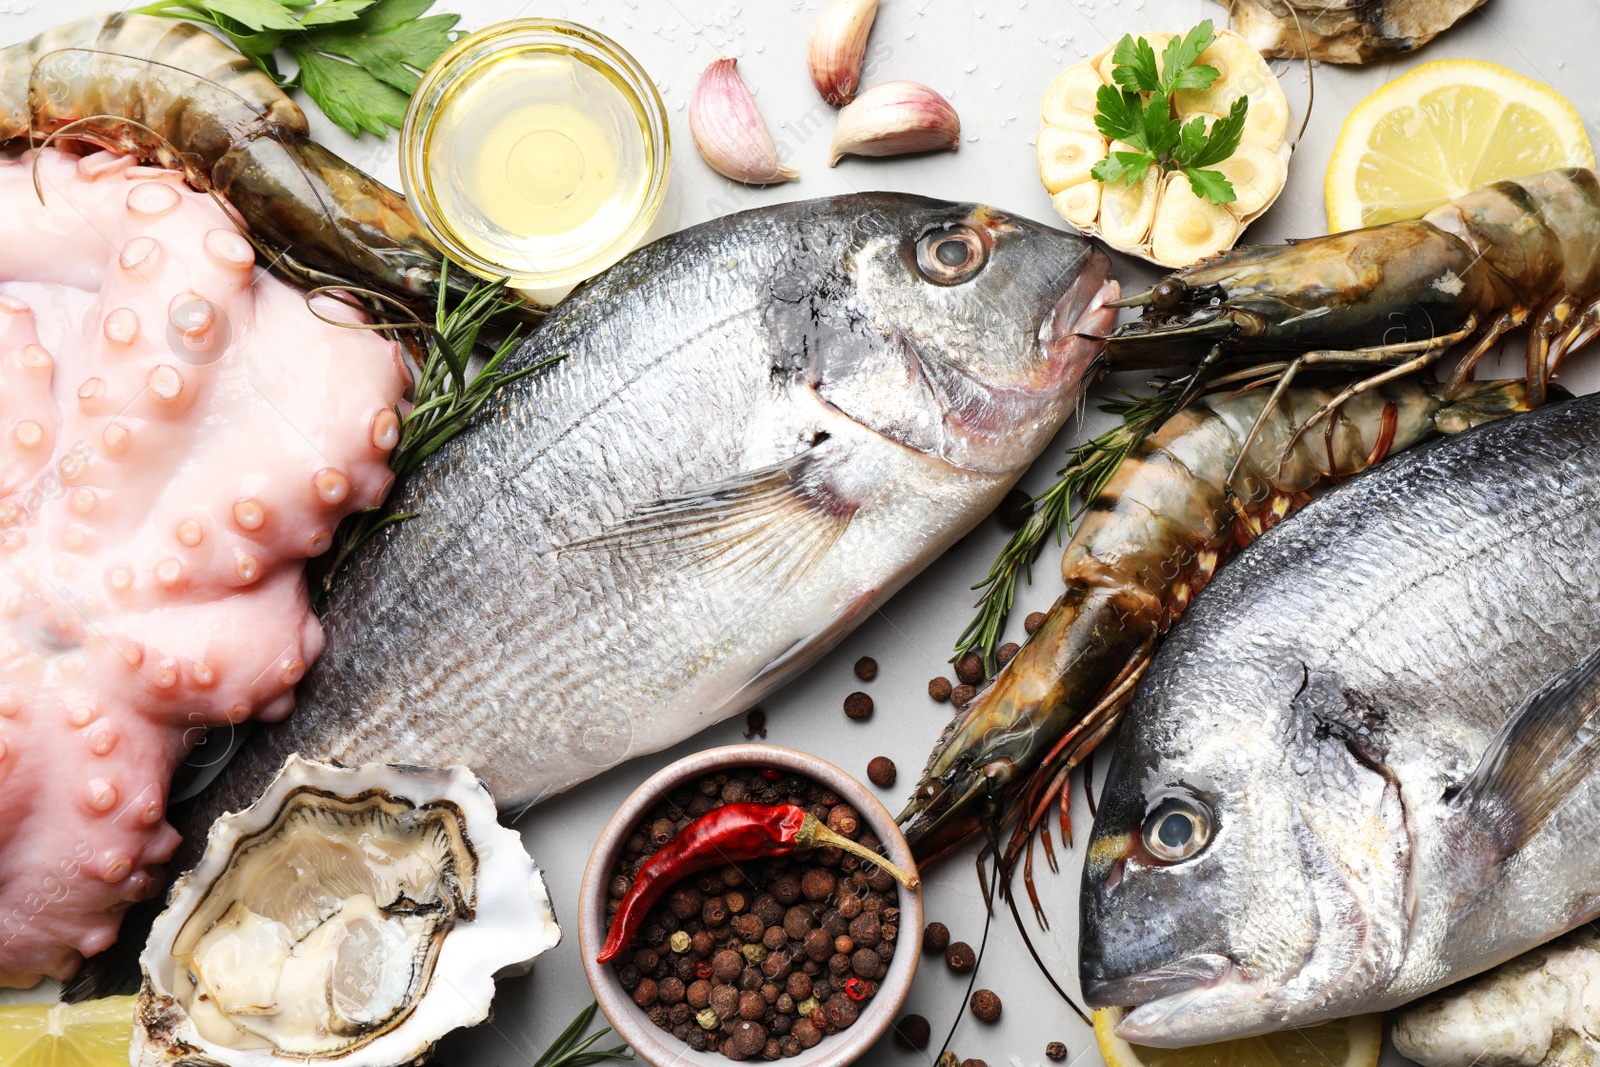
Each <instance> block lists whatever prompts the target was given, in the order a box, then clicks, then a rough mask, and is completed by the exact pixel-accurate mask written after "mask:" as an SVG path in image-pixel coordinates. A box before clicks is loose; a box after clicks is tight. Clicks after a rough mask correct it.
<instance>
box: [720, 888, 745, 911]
mask: <svg viewBox="0 0 1600 1067" xmlns="http://www.w3.org/2000/svg"><path fill="white" fill-rule="evenodd" d="M722 903H723V904H724V905H726V906H727V908H728V914H729V915H743V914H744V909H745V908H746V907H747V906H748V905H749V903H750V898H749V897H746V896H745V895H744V890H742V889H730V890H728V891H727V892H726V893H724V894H722Z"/></svg>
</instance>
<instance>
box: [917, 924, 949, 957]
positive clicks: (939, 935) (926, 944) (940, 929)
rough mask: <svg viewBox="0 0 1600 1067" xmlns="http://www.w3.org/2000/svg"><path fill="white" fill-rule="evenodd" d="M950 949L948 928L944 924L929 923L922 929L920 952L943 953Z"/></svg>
mask: <svg viewBox="0 0 1600 1067" xmlns="http://www.w3.org/2000/svg"><path fill="white" fill-rule="evenodd" d="M949 947H950V928H949V927H948V926H946V925H945V924H944V923H929V924H928V925H927V926H925V927H923V929H922V951H924V952H943V951H944V950H945V949H947V948H949Z"/></svg>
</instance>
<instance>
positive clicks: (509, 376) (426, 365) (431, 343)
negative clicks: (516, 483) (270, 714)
mask: <svg viewBox="0 0 1600 1067" xmlns="http://www.w3.org/2000/svg"><path fill="white" fill-rule="evenodd" d="M449 279H450V261H449V260H448V259H447V260H445V261H444V263H443V265H442V268H441V272H440V278H439V303H438V306H437V307H436V309H435V312H434V322H433V325H432V326H430V327H428V330H427V333H428V345H427V348H428V354H427V357H426V358H425V359H424V360H423V363H422V367H421V368H420V369H419V370H418V372H417V380H416V386H415V388H414V389H413V390H412V394H413V397H414V400H415V403H414V404H413V406H412V408H411V411H410V412H409V413H408V414H406V415H405V416H404V417H403V418H402V419H401V420H400V441H399V443H398V444H396V445H395V448H394V451H393V452H392V453H390V455H389V467H390V469H392V470H393V471H394V472H395V477H396V478H397V479H400V478H404V477H405V476H406V475H408V474H410V473H411V472H412V471H414V470H416V468H417V466H418V465H419V464H420V463H421V462H422V461H423V460H425V459H427V458H428V457H429V456H431V455H433V454H434V453H435V452H437V451H438V450H439V449H440V448H441V447H443V446H444V444H445V442H446V441H448V440H450V439H451V438H452V437H454V436H455V435H456V434H458V433H460V432H461V431H462V429H464V428H465V427H466V425H467V423H468V422H469V421H470V420H471V419H472V417H473V416H474V415H476V414H477V413H478V410H479V409H480V408H482V407H483V405H484V404H486V403H488V401H489V398H490V396H492V395H493V394H494V392H495V391H496V390H497V389H500V388H501V387H502V386H505V385H509V384H510V383H512V382H514V381H516V380H517V379H518V378H522V377H525V376H527V375H529V374H533V373H536V372H537V371H541V370H544V369H545V368H546V367H549V366H552V365H554V364H556V363H559V362H561V360H562V359H564V358H565V353H563V354H561V355H556V356H552V357H550V358H549V359H544V360H540V361H539V362H538V363H535V364H533V365H532V366H529V367H523V368H522V369H521V370H517V371H512V372H509V373H507V372H505V371H503V370H501V369H500V368H501V366H502V365H503V364H504V363H505V361H506V359H507V357H509V356H510V355H511V353H512V352H513V351H515V350H516V347H517V343H518V342H519V341H521V340H522V332H521V329H520V324H514V325H512V326H511V328H510V330H509V332H508V333H507V334H506V336H505V339H504V340H503V341H501V342H500V344H499V345H498V346H497V347H496V348H495V349H494V351H493V352H492V353H491V354H490V355H489V356H488V358H486V359H485V360H484V362H483V364H482V366H480V367H479V368H478V369H477V370H476V371H474V370H472V368H471V361H472V353H473V348H474V347H475V346H476V345H477V343H478V336H479V334H481V333H482V332H483V329H484V327H486V326H488V325H490V324H491V323H494V322H495V321H496V320H499V321H503V322H504V321H512V322H514V321H515V318H516V316H517V315H518V314H521V313H522V309H524V308H525V307H526V305H525V304H524V303H523V302H522V301H520V300H515V299H512V298H510V297H507V296H506V295H505V291H506V279H504V278H501V279H500V280H498V281H493V282H478V283H477V284H475V285H473V286H472V288H471V289H469V290H468V291H467V293H466V295H464V296H463V297H462V298H461V300H460V301H459V302H458V303H456V304H455V305H454V306H449V305H448V304H447V303H446V299H445V294H446V292H447V291H448V289H449V284H448V283H449ZM508 312H510V313H512V314H510V315H508V314H507V313H508ZM411 517H412V514H411V513H408V512H392V511H388V510H387V509H385V508H384V507H382V506H380V507H375V508H367V509H366V510H364V511H358V512H356V513H354V514H353V515H350V516H349V517H348V518H346V519H345V521H344V523H343V524H342V525H341V526H340V527H339V538H338V544H339V547H338V551H337V552H335V553H334V555H333V557H332V560H331V562H330V563H329V565H328V567H327V570H326V572H325V573H324V576H323V582H322V584H323V587H324V589H326V588H327V586H328V584H329V582H330V580H331V578H332V576H333V574H334V573H336V572H337V571H338V569H339V566H340V564H342V563H343V562H344V561H345V559H346V558H347V557H348V556H349V555H350V554H351V553H352V552H354V551H355V550H356V549H358V548H360V547H361V546H362V545H363V544H365V543H366V542H367V541H368V540H369V539H370V538H371V537H372V536H373V535H374V534H376V533H377V532H378V531H379V530H382V529H383V528H384V527H386V526H391V525H393V524H395V523H398V522H404V521H405V520H406V519H409V518H411Z"/></svg>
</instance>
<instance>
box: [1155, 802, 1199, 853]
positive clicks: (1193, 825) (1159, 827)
mask: <svg viewBox="0 0 1600 1067" xmlns="http://www.w3.org/2000/svg"><path fill="white" fill-rule="evenodd" d="M1210 841H1211V812H1210V811H1209V810H1208V809H1207V808H1206V806H1205V805H1204V804H1201V803H1200V802H1199V801H1197V800H1192V799H1190V798H1189V797H1168V798H1167V799H1165V800H1163V801H1162V802H1161V803H1159V804H1157V805H1156V807H1155V810H1153V811H1151V812H1150V814H1149V815H1147V816H1145V820H1144V847H1145V849H1146V850H1147V851H1148V852H1149V853H1150V855H1152V856H1154V857H1155V858H1156V859H1158V860H1162V861H1165V862H1167V863H1181V862H1182V861H1184V860H1186V859H1188V858H1190V857H1191V856H1193V855H1195V854H1196V853H1198V852H1199V851H1200V850H1201V849H1203V848H1205V847H1206V845H1207V844H1209V843H1210Z"/></svg>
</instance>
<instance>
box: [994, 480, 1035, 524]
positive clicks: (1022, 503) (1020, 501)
mask: <svg viewBox="0 0 1600 1067" xmlns="http://www.w3.org/2000/svg"><path fill="white" fill-rule="evenodd" d="M1032 515H1033V498H1032V497H1030V496H1029V495H1028V494H1027V493H1024V492H1023V491H1022V490H1021V489H1013V490H1011V492H1009V493H1007V494H1006V496H1005V499H1004V500H1002V501H1000V506H999V507H998V508H996V509H995V512H994V517H995V518H996V519H998V520H1000V525H1001V526H1004V527H1005V528H1006V529H1008V530H1020V529H1022V527H1023V525H1024V524H1026V523H1027V521H1028V519H1029V518H1030V517H1031V516H1032Z"/></svg>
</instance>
